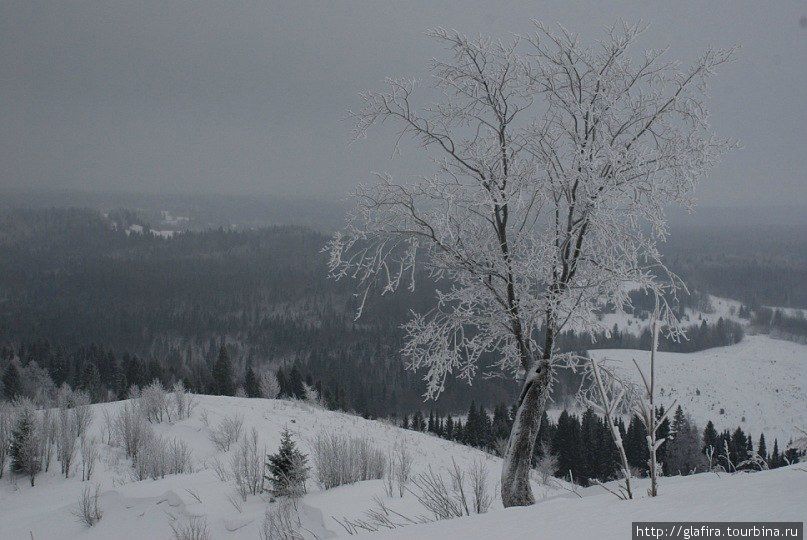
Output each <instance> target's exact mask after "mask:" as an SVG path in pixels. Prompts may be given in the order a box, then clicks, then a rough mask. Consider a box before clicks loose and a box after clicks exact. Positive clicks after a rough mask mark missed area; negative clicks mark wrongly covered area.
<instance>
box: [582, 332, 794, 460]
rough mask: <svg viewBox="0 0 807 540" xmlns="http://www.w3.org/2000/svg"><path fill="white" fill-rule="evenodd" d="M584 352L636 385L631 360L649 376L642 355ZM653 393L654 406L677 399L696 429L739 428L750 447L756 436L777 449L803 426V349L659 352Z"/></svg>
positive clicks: (768, 342) (745, 346) (782, 345)
mask: <svg viewBox="0 0 807 540" xmlns="http://www.w3.org/2000/svg"><path fill="white" fill-rule="evenodd" d="M590 352H591V355H592V356H593V357H594V358H596V359H598V360H601V361H603V360H605V359H608V361H609V362H612V363H613V364H614V366H615V367H617V368H618V369H619V370H620V371H621V372H622V373H624V374H625V375H628V376H629V377H631V378H632V379H633V380H634V382H636V383H640V382H641V380H640V377H639V374H638V372H637V370H636V367H635V366H634V365H633V361H632V360H633V359H636V361H637V362H638V363H639V365H640V366H641V368H642V370H644V372H645V373H648V374H649V365H650V355H649V353H648V352H647V351H638V350H630V349H625V350H618V349H601V350H592V351H590ZM656 387H657V389H658V395H659V398H660V399H659V401H660V404H662V405H668V404H670V403H672V402H673V400H674V399H677V400H678V403H679V404H681V406H682V407H683V408H684V410H685V411H686V412H687V413H689V414H691V415H692V416H693V418H694V419H695V420H696V421H697V423H698V425H699V426H700V427H701V429H702V428H703V426H704V425H705V424H706V421H707V420H711V421H712V422H714V423H715V426H716V427H717V429H718V430H722V429H724V428H728V429H732V430H733V429H734V428H736V427H737V426H740V427H742V429H743V431H745V432H746V433H750V434H751V435H752V436H753V437H754V440H755V442H756V438H757V437H759V433H760V432H761V431H762V432H764V433H765V438H766V439H767V440H769V441H771V443H772V442H773V439H774V438H778V439H779V443H780V448H781V447H782V446H783V443H787V441H788V440H789V439H790V438H791V437H792V438H797V437H798V435H799V434H798V432H797V431H796V430H795V429H794V426H804V425H805V424H807V345H801V344H798V343H793V342H790V341H783V340H777V339H773V338H770V337H768V336H763V335H747V336H745V338H744V339H743V341H742V342H740V343H738V344H736V345H732V346H729V347H716V348H713V349H707V350H704V351H700V352H696V353H686V354H685V353H670V352H660V353H658V356H657V361H656ZM721 411H722V412H721Z"/></svg>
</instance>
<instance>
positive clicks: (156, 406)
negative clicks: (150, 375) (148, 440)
mask: <svg viewBox="0 0 807 540" xmlns="http://www.w3.org/2000/svg"><path fill="white" fill-rule="evenodd" d="M140 410H141V411H142V412H143V415H144V416H145V417H146V420H148V421H149V422H156V423H159V422H162V421H163V419H166V420H168V421H169V422H170V421H171V409H170V407H169V403H168V398H167V397H166V395H165V388H163V385H162V384H161V383H160V381H158V380H156V379H155V380H154V382H152V383H151V384H150V385H148V386H146V387H145V388H143V390H142V391H141V392H140Z"/></svg>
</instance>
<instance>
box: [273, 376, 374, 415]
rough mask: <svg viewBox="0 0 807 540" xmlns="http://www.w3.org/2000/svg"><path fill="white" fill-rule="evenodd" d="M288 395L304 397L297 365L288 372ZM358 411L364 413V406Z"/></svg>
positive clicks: (365, 411)
mask: <svg viewBox="0 0 807 540" xmlns="http://www.w3.org/2000/svg"><path fill="white" fill-rule="evenodd" d="M289 395H290V397H292V398H296V399H305V388H304V387H303V376H302V374H301V373H300V370H299V369H298V368H297V366H294V367H292V368H291V371H290V372H289ZM359 412H361V413H365V414H366V413H367V410H366V407H359Z"/></svg>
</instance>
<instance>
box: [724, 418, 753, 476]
mask: <svg viewBox="0 0 807 540" xmlns="http://www.w3.org/2000/svg"><path fill="white" fill-rule="evenodd" d="M747 444H748V441H747V439H746V437H745V433H743V430H742V428H740V427H739V426H737V429H735V430H734V433H733V434H732V436H731V442H730V443H729V451H730V452H731V453H730V457H731V462H732V463H733V464H734V466H735V467H739V465H740V463H742V462H743V461H745V460H747V459H748V458H749V457H751V456H750V455H749V453H748V446H747Z"/></svg>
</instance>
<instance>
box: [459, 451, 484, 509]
mask: <svg viewBox="0 0 807 540" xmlns="http://www.w3.org/2000/svg"><path fill="white" fill-rule="evenodd" d="M455 465H456V464H455ZM468 479H469V482H470V484H471V503H472V505H473V506H472V507H471V509H472V510H473V512H474V513H476V514H484V513H485V512H487V511H488V509H489V508H490V503H492V502H493V495H492V494H491V492H490V491H489V490H488V482H487V480H488V470H487V468H485V464H484V463H482V461H481V460H475V461H474V462H473V464H472V465H471V468H470V469H469V470H468Z"/></svg>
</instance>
